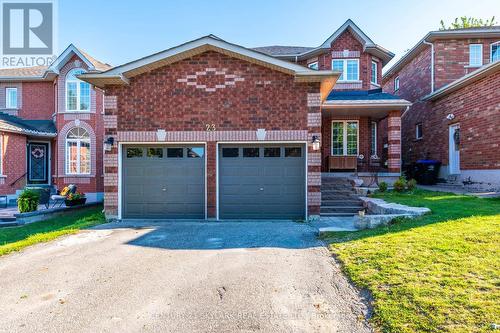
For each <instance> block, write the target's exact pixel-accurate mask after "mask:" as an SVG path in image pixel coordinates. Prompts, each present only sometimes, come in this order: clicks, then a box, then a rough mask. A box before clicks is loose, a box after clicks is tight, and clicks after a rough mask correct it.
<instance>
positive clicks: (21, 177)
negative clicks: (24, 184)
mask: <svg viewBox="0 0 500 333" xmlns="http://www.w3.org/2000/svg"><path fill="white" fill-rule="evenodd" d="M27 174H28V172H25V173H23V174H22V175H21V176H20V177H18V178H17V179H16V180H14V181H13V182H12V183H11V184H10V185H9V186H13V185H14V184H15V183H17V182H18V181H20V180H21V179H23V178H24V177H25V176H26V175H27Z"/></svg>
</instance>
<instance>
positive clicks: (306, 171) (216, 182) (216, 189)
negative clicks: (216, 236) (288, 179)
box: [215, 141, 308, 221]
mask: <svg viewBox="0 0 500 333" xmlns="http://www.w3.org/2000/svg"><path fill="white" fill-rule="evenodd" d="M288 143H289V144H301V145H304V151H305V156H304V157H305V158H304V164H305V165H304V168H305V172H304V174H305V184H306V186H305V191H306V193H305V205H304V206H305V215H304V216H305V218H306V219H307V218H308V214H307V213H308V211H307V210H308V207H307V199H308V198H307V194H308V185H307V174H308V168H307V155H308V151H307V150H308V146H307V143H308V142H307V141H218V142H217V144H216V147H215V148H216V150H215V151H216V154H215V168H216V170H215V175H216V177H215V179H216V180H215V197H216V209H215V211H216V219H217V221H219V208H220V207H219V145H228V144H229V145H233V144H235V145H245V144H260V145H263V144H288Z"/></svg>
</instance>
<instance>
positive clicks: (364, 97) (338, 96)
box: [326, 89, 401, 101]
mask: <svg viewBox="0 0 500 333" xmlns="http://www.w3.org/2000/svg"><path fill="white" fill-rule="evenodd" d="M387 99H401V97H399V96H396V95H392V94H389V93H385V92H382V89H372V90H368V91H335V90H332V92H331V93H330V95H328V97H327V98H326V100H327V101H376V100H387Z"/></svg>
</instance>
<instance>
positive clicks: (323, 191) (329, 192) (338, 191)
mask: <svg viewBox="0 0 500 333" xmlns="http://www.w3.org/2000/svg"><path fill="white" fill-rule="evenodd" d="M321 193H325V194H356V191H354V190H321Z"/></svg>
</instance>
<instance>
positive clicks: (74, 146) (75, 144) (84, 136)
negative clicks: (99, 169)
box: [66, 127, 142, 174]
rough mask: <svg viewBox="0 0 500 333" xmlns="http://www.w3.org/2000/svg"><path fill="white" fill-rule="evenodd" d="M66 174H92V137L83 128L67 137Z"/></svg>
mask: <svg viewBox="0 0 500 333" xmlns="http://www.w3.org/2000/svg"><path fill="white" fill-rule="evenodd" d="M141 154H142V151H141ZM66 173H67V174H90V135H89V133H88V132H87V131H86V130H85V129H83V128H81V127H75V128H73V129H71V130H70V131H69V132H68V135H67V136H66Z"/></svg>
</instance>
